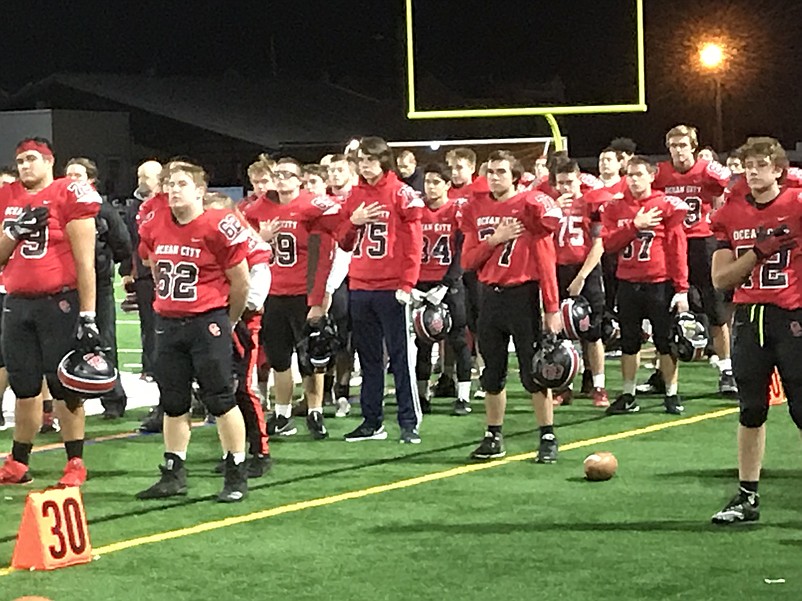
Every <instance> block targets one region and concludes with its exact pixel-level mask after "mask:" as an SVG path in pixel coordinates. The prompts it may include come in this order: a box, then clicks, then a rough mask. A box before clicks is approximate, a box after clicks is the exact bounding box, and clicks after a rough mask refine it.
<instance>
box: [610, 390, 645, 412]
mask: <svg viewBox="0 0 802 601" xmlns="http://www.w3.org/2000/svg"><path fill="white" fill-rule="evenodd" d="M638 411H640V406H639V405H638V401H636V400H635V397H634V396H632V395H631V394H622V395H620V396H619V397H618V398H617V399H616V400H614V401H613V402H612V403H610V406H609V407H607V409H605V410H604V413H606V414H607V415H623V414H625V413H637V412H638Z"/></svg>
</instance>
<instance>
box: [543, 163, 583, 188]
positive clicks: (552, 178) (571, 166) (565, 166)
mask: <svg viewBox="0 0 802 601" xmlns="http://www.w3.org/2000/svg"><path fill="white" fill-rule="evenodd" d="M558 173H577V174H578V173H580V169H579V163H577V162H576V161H575V160H574V159H570V158H568V157H564V158H561V159H559V160H556V161H554V162H553V163H552V164H551V169H549V184H551V185H552V186H554V185H555V184H556V183H557V174H558Z"/></svg>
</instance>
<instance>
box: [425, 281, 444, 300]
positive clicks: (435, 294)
mask: <svg viewBox="0 0 802 601" xmlns="http://www.w3.org/2000/svg"><path fill="white" fill-rule="evenodd" d="M446 294H448V286H443V285H442V284H441V285H439V286H435V287H434V288H432V289H431V290H429V292H427V293H426V300H427V301H428V302H430V303H431V304H433V305H439V304H440V303H442V302H443V299H444V298H445V297H446Z"/></svg>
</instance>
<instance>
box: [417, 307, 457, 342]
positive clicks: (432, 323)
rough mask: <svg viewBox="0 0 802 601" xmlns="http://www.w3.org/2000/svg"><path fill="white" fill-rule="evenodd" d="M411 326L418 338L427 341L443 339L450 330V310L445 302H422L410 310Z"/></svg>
mask: <svg viewBox="0 0 802 601" xmlns="http://www.w3.org/2000/svg"><path fill="white" fill-rule="evenodd" d="M412 327H413V329H414V330H415V336H417V337H418V339H419V340H422V341H424V342H428V343H432V344H433V343H435V342H439V341H440V340H444V339H445V337H446V336H448V333H449V332H450V331H451V312H450V311H449V310H448V306H447V305H446V304H445V303H440V304H439V305H433V304H431V303H429V302H424V303H423V304H422V305H420V306H419V307H416V308H415V309H413V311H412Z"/></svg>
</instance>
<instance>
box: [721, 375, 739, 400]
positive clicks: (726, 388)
mask: <svg viewBox="0 0 802 601" xmlns="http://www.w3.org/2000/svg"><path fill="white" fill-rule="evenodd" d="M718 391H719V394H721V395H723V396H728V397H734V396H737V395H738V385H737V384H736V383H735V376H733V375H732V370H731V369H726V370H724V371H723V372H721V376H719V379H718Z"/></svg>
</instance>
